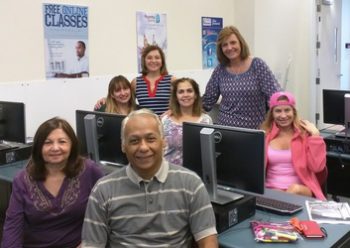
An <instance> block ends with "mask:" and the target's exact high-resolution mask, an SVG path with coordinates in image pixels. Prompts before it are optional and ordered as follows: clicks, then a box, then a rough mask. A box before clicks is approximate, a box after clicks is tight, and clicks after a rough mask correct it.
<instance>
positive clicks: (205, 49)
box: [202, 17, 222, 69]
mask: <svg viewBox="0 0 350 248" xmlns="http://www.w3.org/2000/svg"><path fill="white" fill-rule="evenodd" d="M221 29H222V18H217V17H202V65H203V69H209V68H214V67H216V66H217V65H218V60H217V58H216V40H217V38H218V34H219V32H220V30H221Z"/></svg>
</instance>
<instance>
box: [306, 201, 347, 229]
mask: <svg viewBox="0 0 350 248" xmlns="http://www.w3.org/2000/svg"><path fill="white" fill-rule="evenodd" d="M305 203H306V209H307V213H308V215H309V219H310V220H314V221H316V222H317V223H329V224H341V223H343V224H350V207H349V204H348V203H347V202H334V201H306V202H305Z"/></svg>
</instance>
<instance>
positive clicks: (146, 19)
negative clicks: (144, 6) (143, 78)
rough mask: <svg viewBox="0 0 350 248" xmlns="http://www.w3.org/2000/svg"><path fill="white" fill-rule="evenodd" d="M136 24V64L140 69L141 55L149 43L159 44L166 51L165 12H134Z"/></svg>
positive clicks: (139, 69)
mask: <svg viewBox="0 0 350 248" xmlns="http://www.w3.org/2000/svg"><path fill="white" fill-rule="evenodd" d="M136 25H137V66H138V71H139V72H140V71H141V55H142V51H143V49H144V48H145V47H147V46H149V45H157V46H159V47H160V48H161V49H162V50H163V52H164V53H165V54H166V53H167V47H168V44H167V26H166V25H167V23H166V14H159V13H145V12H139V11H138V12H136Z"/></svg>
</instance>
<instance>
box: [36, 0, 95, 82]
mask: <svg viewBox="0 0 350 248" xmlns="http://www.w3.org/2000/svg"><path fill="white" fill-rule="evenodd" d="M43 24H44V43H45V44H44V47H45V72H46V78H47V79H52V78H78V77H88V76H89V59H88V47H89V46H88V26H89V25H88V24H89V22H88V7H85V6H75V5H61V4H48V3H44V4H43Z"/></svg>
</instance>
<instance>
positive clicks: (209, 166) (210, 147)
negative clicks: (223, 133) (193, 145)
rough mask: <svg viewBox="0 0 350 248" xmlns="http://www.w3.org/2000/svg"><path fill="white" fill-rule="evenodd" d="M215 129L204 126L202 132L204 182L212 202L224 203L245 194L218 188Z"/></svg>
mask: <svg viewBox="0 0 350 248" xmlns="http://www.w3.org/2000/svg"><path fill="white" fill-rule="evenodd" d="M214 135H215V130H214V129H213V128H206V127H204V128H202V130H201V132H200V141H201V156H202V173H203V175H202V176H203V182H204V185H205V186H206V189H207V191H208V194H209V197H210V200H211V202H213V203H216V204H219V205H224V204H228V203H230V202H233V201H236V200H238V199H241V198H243V195H241V194H237V193H233V192H228V191H223V190H218V188H217V175H216V174H217V173H216V152H215V139H214Z"/></svg>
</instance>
